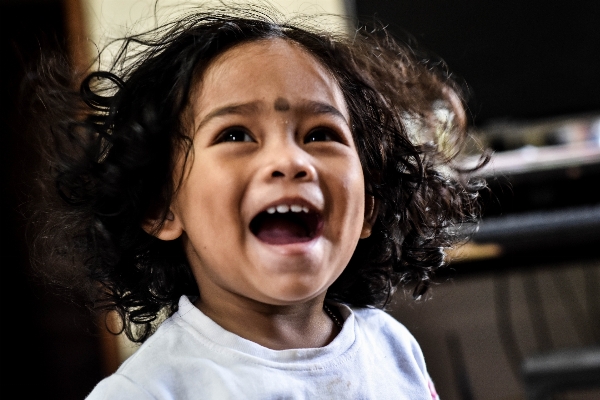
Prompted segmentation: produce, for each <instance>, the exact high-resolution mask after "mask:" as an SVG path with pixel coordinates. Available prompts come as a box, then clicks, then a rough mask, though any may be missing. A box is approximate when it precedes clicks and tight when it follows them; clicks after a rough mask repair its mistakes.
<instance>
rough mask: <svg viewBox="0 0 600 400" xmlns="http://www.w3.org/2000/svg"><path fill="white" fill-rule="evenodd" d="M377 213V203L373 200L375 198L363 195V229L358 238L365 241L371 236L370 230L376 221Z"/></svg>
mask: <svg viewBox="0 0 600 400" xmlns="http://www.w3.org/2000/svg"><path fill="white" fill-rule="evenodd" d="M378 211H379V203H378V202H377V200H375V197H373V196H371V195H370V194H365V219H364V220H363V227H362V230H361V231H360V238H361V239H366V238H368V237H369V236H371V230H372V229H373V225H375V221H377V212H378Z"/></svg>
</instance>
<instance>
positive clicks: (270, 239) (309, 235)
mask: <svg viewBox="0 0 600 400" xmlns="http://www.w3.org/2000/svg"><path fill="white" fill-rule="evenodd" d="M292 210H294V211H292ZM322 226H323V218H322V217H321V215H320V214H319V213H318V212H316V211H312V210H308V209H307V208H304V209H303V210H300V211H298V209H297V208H294V206H292V207H288V206H278V207H277V208H275V207H271V208H270V209H268V210H266V211H263V212H261V213H259V214H258V215H257V216H256V217H254V218H253V219H252V221H251V222H250V231H251V232H252V233H253V234H254V235H255V236H256V237H257V238H258V239H259V240H260V241H262V242H265V243H268V244H292V243H303V242H309V241H311V240H313V239H314V238H315V237H317V236H318V235H319V234H320V232H321V228H322Z"/></svg>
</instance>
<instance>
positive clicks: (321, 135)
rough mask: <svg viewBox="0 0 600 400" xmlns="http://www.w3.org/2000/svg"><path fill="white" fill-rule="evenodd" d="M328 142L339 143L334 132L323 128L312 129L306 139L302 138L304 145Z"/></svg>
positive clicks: (337, 136) (338, 138)
mask: <svg viewBox="0 0 600 400" xmlns="http://www.w3.org/2000/svg"><path fill="white" fill-rule="evenodd" d="M330 141H336V142H339V141H340V137H339V135H338V134H337V133H336V132H334V131H333V130H331V129H329V128H325V127H319V128H315V129H313V130H312V131H310V132H308V135H306V137H305V138H304V143H310V142H330Z"/></svg>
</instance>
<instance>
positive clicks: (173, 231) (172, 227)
mask: <svg viewBox="0 0 600 400" xmlns="http://www.w3.org/2000/svg"><path fill="white" fill-rule="evenodd" d="M160 223H161V221H160V220H159V219H154V218H147V219H145V220H144V222H143V223H142V229H143V230H144V231H146V233H148V234H150V235H152V236H155V237H157V238H158V239H160V240H167V241H168V240H175V239H177V238H178V237H179V236H181V234H182V233H183V225H182V224H181V220H180V219H179V218H178V217H177V216H176V215H175V213H173V211H171V210H169V212H168V213H167V216H166V218H165V220H164V221H162V227H161V228H160V230H159V231H158V232H157V231H156V227H157V226H158V225H159V224H160Z"/></svg>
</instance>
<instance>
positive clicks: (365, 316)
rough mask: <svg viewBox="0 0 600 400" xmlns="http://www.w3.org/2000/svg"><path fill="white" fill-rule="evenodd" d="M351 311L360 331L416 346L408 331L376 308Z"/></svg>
mask: <svg viewBox="0 0 600 400" xmlns="http://www.w3.org/2000/svg"><path fill="white" fill-rule="evenodd" d="M352 311H353V313H354V315H355V318H356V323H357V324H358V325H359V326H360V327H361V329H363V330H366V331H367V332H373V333H377V334H380V335H383V336H388V337H391V338H394V339H396V340H400V341H406V342H410V343H411V344H414V345H417V341H416V340H415V338H414V337H413V335H412V334H411V333H410V332H409V330H408V329H407V328H406V327H405V326H404V325H402V324H401V323H400V322H399V321H398V320H397V319H395V318H394V317H392V316H391V315H390V314H388V313H387V312H385V311H383V310H380V309H377V308H354V309H352Z"/></svg>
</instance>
